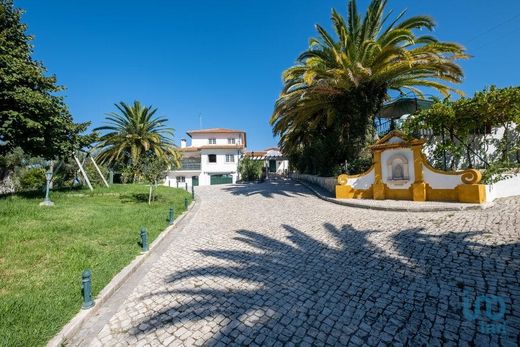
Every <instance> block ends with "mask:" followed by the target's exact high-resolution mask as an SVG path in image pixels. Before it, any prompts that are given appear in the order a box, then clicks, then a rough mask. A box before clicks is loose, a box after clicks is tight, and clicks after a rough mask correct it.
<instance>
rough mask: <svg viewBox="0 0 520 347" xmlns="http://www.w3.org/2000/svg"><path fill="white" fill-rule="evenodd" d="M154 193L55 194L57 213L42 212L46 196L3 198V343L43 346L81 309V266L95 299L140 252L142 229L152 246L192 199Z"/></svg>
mask: <svg viewBox="0 0 520 347" xmlns="http://www.w3.org/2000/svg"><path fill="white" fill-rule="evenodd" d="M157 189H158V192H159V193H160V196H161V199H158V200H157V201H156V202H155V203H154V204H152V205H151V206H148V205H147V204H146V197H147V195H148V189H147V187H146V186H144V185H114V186H111V187H110V189H107V188H96V189H95V190H94V191H93V192H90V191H89V190H88V189H85V190H74V191H71V192H63V191H53V192H52V193H51V198H52V200H53V201H54V202H55V203H56V205H55V206H54V207H53V208H39V207H38V203H39V202H41V200H42V198H43V196H42V194H38V195H37V196H31V195H30V194H16V195H12V196H8V197H5V198H3V199H0V254H1V261H0V317H2V318H1V319H0V346H44V345H45V344H46V343H47V342H48V341H49V339H51V338H52V337H53V336H54V335H55V334H56V333H58V331H59V330H60V329H61V328H62V327H63V326H64V325H65V324H66V323H67V322H68V321H69V320H70V319H71V318H72V317H73V316H74V315H75V314H77V313H78V312H79V311H80V308H81V300H82V299H81V294H80V284H81V272H82V271H83V270H84V269H86V268H91V269H92V273H93V278H94V280H93V282H92V284H93V292H94V295H97V294H98V293H99V292H100V291H101V289H102V288H103V287H104V286H106V285H107V284H108V283H109V282H110V280H111V279H112V278H113V277H114V275H115V274H117V273H118V272H119V271H121V269H123V268H124V267H125V266H126V265H127V264H128V263H130V262H131V261H132V260H133V259H134V258H135V257H136V256H137V255H138V254H139V253H140V248H139V246H138V244H137V241H138V234H139V228H140V226H144V227H146V229H147V231H148V234H149V241H150V242H152V241H153V240H154V239H155V238H156V237H157V235H159V233H160V232H161V231H162V230H164V229H165V228H166V227H167V225H168V221H167V214H168V208H170V207H174V208H175V212H176V213H175V216H176V217H177V218H178V217H179V216H180V214H181V213H182V212H183V211H184V199H185V198H188V200H191V195H190V194H189V193H188V192H185V191H184V190H182V189H174V188H168V187H158V188H157Z"/></svg>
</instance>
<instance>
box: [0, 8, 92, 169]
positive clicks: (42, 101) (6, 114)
mask: <svg viewBox="0 0 520 347" xmlns="http://www.w3.org/2000/svg"><path fill="white" fill-rule="evenodd" d="M21 15H22V11H21V10H19V9H16V8H15V7H14V5H13V2H12V1H11V0H0V155H5V154H6V153H9V152H11V151H13V150H14V149H15V148H17V147H19V148H21V149H22V150H23V151H24V152H25V153H26V154H27V155H30V156H41V157H44V158H47V159H52V158H55V157H59V156H63V155H69V154H70V153H71V152H72V151H73V150H74V149H77V148H81V147H83V146H84V145H86V144H88V143H89V142H90V141H91V138H90V137H83V136H81V135H80V134H81V133H82V132H83V131H85V130H86V128H87V126H88V123H82V124H75V123H74V122H73V120H72V116H71V115H70V113H69V111H68V109H67V106H66V105H65V103H64V102H63V97H61V96H58V95H57V94H56V93H58V92H60V91H62V90H63V88H62V87H60V86H58V85H57V84H56V77H55V76H46V75H45V72H46V70H45V68H44V67H43V65H42V63H40V62H37V61H34V60H33V59H32V53H33V52H32V50H33V47H32V45H31V43H30V42H31V40H32V37H31V36H29V35H27V34H25V32H26V30H27V26H26V25H25V24H23V23H22V22H21Z"/></svg>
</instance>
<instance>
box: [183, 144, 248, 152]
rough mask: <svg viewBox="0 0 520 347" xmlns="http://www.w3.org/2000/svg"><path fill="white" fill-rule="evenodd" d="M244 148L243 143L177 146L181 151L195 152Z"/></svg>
mask: <svg viewBox="0 0 520 347" xmlns="http://www.w3.org/2000/svg"><path fill="white" fill-rule="evenodd" d="M242 148H244V146H243V145H203V146H199V147H193V146H190V147H184V148H182V147H181V148H178V149H179V151H181V152H196V151H200V150H201V149H242Z"/></svg>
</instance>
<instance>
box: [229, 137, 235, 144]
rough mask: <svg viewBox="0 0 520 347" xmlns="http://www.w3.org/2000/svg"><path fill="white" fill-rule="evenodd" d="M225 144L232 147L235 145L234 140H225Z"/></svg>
mask: <svg viewBox="0 0 520 347" xmlns="http://www.w3.org/2000/svg"><path fill="white" fill-rule="evenodd" d="M227 143H228V145H234V144H235V139H234V138H233V139H227Z"/></svg>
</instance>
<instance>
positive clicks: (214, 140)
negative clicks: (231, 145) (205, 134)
mask: <svg viewBox="0 0 520 347" xmlns="http://www.w3.org/2000/svg"><path fill="white" fill-rule="evenodd" d="M208 143H209V144H210V145H216V144H217V139H208Z"/></svg>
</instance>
